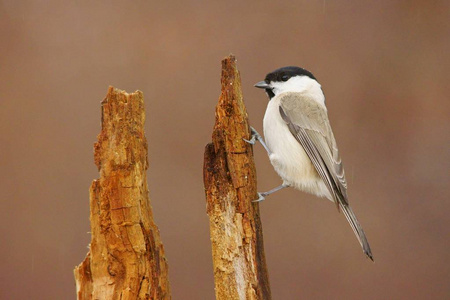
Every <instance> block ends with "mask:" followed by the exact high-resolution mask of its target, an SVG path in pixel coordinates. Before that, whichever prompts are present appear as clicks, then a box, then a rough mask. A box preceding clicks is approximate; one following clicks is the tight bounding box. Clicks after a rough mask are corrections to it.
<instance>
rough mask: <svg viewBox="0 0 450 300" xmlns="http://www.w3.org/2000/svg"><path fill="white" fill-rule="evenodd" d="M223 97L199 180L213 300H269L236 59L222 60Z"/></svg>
mask: <svg viewBox="0 0 450 300" xmlns="http://www.w3.org/2000/svg"><path fill="white" fill-rule="evenodd" d="M221 82H222V92H221V95H220V97H219V102H218V104H217V106H216V122H215V125H214V130H213V134H212V143H210V144H208V145H207V146H206V149H205V156H204V167H203V176H204V184H205V194H206V202H207V213H208V216H209V219H210V235H211V243H212V256H213V266H214V280H215V292H216V299H219V300H220V299H271V295H270V287H269V279H268V273H267V267H266V261H265V255H264V246H263V235H262V226H261V220H260V215H259V206H258V203H253V202H252V200H254V199H256V198H257V192H256V170H255V164H254V161H253V150H252V147H251V145H250V144H248V143H246V142H245V141H244V140H243V138H245V139H249V137H250V127H249V122H248V115H247V111H246V108H245V105H244V102H243V97H242V91H241V79H240V75H239V72H238V70H237V67H236V59H235V57H234V56H232V55H230V56H228V57H226V58H225V59H224V60H222V79H221Z"/></svg>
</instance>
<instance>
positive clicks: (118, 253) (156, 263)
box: [74, 87, 171, 299]
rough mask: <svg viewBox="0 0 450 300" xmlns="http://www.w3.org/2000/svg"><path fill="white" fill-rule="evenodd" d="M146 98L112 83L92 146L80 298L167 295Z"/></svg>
mask: <svg viewBox="0 0 450 300" xmlns="http://www.w3.org/2000/svg"><path fill="white" fill-rule="evenodd" d="M144 122H145V109H144V98H143V94H142V92H140V91H137V92H135V93H131V94H128V93H126V92H125V91H121V90H118V89H115V88H113V87H110V88H109V90H108V94H107V95H106V98H105V99H104V100H103V101H102V130H101V132H100V134H99V135H98V141H97V142H96V143H95V146H94V158H95V164H96V165H97V167H98V169H99V172H100V178H99V179H96V180H94V181H93V182H92V185H91V188H90V222H91V235H92V240H91V244H90V250H89V252H88V254H87V256H86V258H85V260H84V261H83V262H82V263H81V264H80V265H79V266H77V267H76V268H75V270H74V274H75V280H76V286H77V297H78V299H171V296H170V286H169V280H168V265H167V261H166V258H165V256H164V247H163V245H162V242H161V239H160V235H159V230H158V228H157V226H156V225H155V223H154V222H153V215H152V209H151V206H150V199H149V195H148V186H147V176H146V171H147V168H148V160H147V141H146V138H145V134H144Z"/></svg>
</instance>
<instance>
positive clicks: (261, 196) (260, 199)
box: [252, 193, 266, 202]
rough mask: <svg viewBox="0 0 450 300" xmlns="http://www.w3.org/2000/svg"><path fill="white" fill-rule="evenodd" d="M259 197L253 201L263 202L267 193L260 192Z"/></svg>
mask: <svg viewBox="0 0 450 300" xmlns="http://www.w3.org/2000/svg"><path fill="white" fill-rule="evenodd" d="M258 197H259V198H258V199H255V200H253V201H252V202H261V201H263V200H264V199H266V194H265V193H258Z"/></svg>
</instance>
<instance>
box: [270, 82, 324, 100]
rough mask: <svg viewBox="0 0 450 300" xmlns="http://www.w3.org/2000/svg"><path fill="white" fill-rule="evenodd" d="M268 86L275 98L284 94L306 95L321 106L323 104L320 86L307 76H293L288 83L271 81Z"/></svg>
mask: <svg viewBox="0 0 450 300" xmlns="http://www.w3.org/2000/svg"><path fill="white" fill-rule="evenodd" d="M270 85H271V86H272V87H273V90H272V91H273V93H274V94H275V96H277V95H279V94H281V93H285V92H296V93H308V94H309V95H311V96H314V97H315V98H316V100H317V101H318V102H320V103H321V104H325V96H324V95H323V92H322V88H321V85H320V84H319V83H318V82H317V81H316V80H314V79H311V78H309V77H308V76H294V77H291V78H290V79H289V80H288V81H271V82H270Z"/></svg>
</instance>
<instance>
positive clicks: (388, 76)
mask: <svg viewBox="0 0 450 300" xmlns="http://www.w3.org/2000/svg"><path fill="white" fill-rule="evenodd" d="M91 2H92V1H91ZM91 2H88V1H63V2H62V1H12V0H9V1H6V0H4V1H0V36H1V39H0V201H1V202H0V204H1V209H0V268H1V271H0V299H73V298H74V297H75V285H74V279H73V275H72V270H73V268H74V266H75V265H77V264H78V263H80V262H81V261H82V260H83V258H84V256H85V254H86V252H87V245H88V243H89V241H90V236H89V233H88V231H89V221H88V216H89V211H88V188H89V185H90V183H91V181H92V180H93V179H94V178H97V177H98V173H97V170H96V167H95V165H94V163H93V153H92V146H93V142H94V141H95V139H96V135H97V134H98V133H99V131H100V128H99V126H100V101H101V100H102V99H103V97H104V96H105V94H106V91H107V88H108V85H114V86H115V87H118V88H122V89H126V90H127V91H129V92H131V91H134V90H136V89H140V90H142V91H143V92H144V95H145V100H146V108H147V124H146V131H147V137H148V141H149V161H150V170H149V186H150V196H151V199H152V203H153V209H154V214H155V218H156V222H157V224H158V226H159V228H160V231H161V236H162V239H163V242H164V245H165V248H166V252H167V257H168V260H169V267H170V270H169V271H170V280H171V285H172V291H173V298H174V299H213V297H214V284H213V274H212V264H211V254H210V242H209V228H208V218H207V216H206V213H205V199H204V192H203V183H202V162H203V150H204V146H205V144H206V143H207V142H208V141H210V135H211V132H212V126H213V123H214V107H215V104H216V103H217V99H218V96H219V93H220V81H219V80H220V60H221V59H222V58H223V57H224V56H226V55H228V54H229V53H233V54H235V55H236V56H237V59H238V67H239V69H240V71H241V75H242V80H243V82H242V86H243V92H244V97H245V101H246V105H247V109H248V112H249V115H250V121H251V123H252V124H253V125H254V126H255V127H256V128H257V129H259V130H260V131H261V130H262V117H263V114H264V110H265V106H266V104H267V99H266V96H265V94H264V93H263V92H262V91H260V90H257V89H255V88H253V87H252V85H253V84H254V83H255V82H257V81H259V80H262V79H263V78H264V76H265V74H266V73H267V72H269V71H272V70H273V69H275V68H278V67H281V66H285V65H300V66H303V67H305V68H308V69H310V70H311V71H312V72H313V73H314V74H315V75H316V77H317V78H318V79H319V80H320V82H321V84H322V86H323V89H324V91H325V95H326V97H327V105H328V109H329V115H330V119H331V123H332V125H333V128H334V132H335V136H336V139H337V141H338V144H339V147H340V150H341V153H342V157H343V160H344V164H345V167H346V172H347V179H348V181H349V196H350V202H351V204H352V206H353V208H354V210H355V212H356V214H357V215H358V217H359V219H360V221H361V223H362V224H363V226H364V229H365V231H366V233H367V235H368V238H369V241H370V242H371V246H372V249H373V253H374V256H375V264H373V263H371V262H370V261H368V260H367V259H365V257H364V255H363V254H362V252H361V249H360V246H359V245H358V243H357V241H356V238H355V237H354V236H353V233H352V231H351V229H350V227H349V225H348V224H347V223H346V220H345V218H344V216H343V215H342V214H339V213H338V212H337V211H336V207H335V206H334V205H332V204H331V203H330V202H328V201H325V200H322V199H317V198H316V197H313V196H311V195H307V194H304V193H301V192H298V191H294V190H284V191H282V192H280V193H278V194H276V195H274V196H271V197H270V198H268V199H267V201H265V202H263V203H261V211H262V222H263V228H264V241H265V249H266V255H267V263H268V267H269V275H270V281H271V288H272V293H273V298H274V299H301V298H302V299H444V298H448V297H450V285H449V282H450V263H449V261H450V251H449V246H450V218H449V217H448V214H449V211H450V201H449V200H450V199H449V198H450V197H449V196H450V193H449V167H450V163H449V162H450V151H449V150H450V134H449V132H450V126H449V116H450V101H449V95H450V84H449V82H448V81H449V80H448V78H449V74H450V65H449V53H450V22H449V19H450V7H449V2H448V1H325V0H324V1H291V2H288V1H284V2H280V1H210V2H207V1H166V2H163V1H133V3H131V2H127V3H126V2H125V1H104V2H100V1H93V2H92V3H91ZM255 155H256V163H257V170H258V180H259V190H261V191H264V190H267V189H269V188H272V187H274V186H276V185H278V184H279V183H280V180H279V178H278V176H277V175H276V174H275V172H274V171H273V169H272V167H271V166H270V163H269V162H268V159H267V157H266V154H265V152H264V150H263V149H262V148H261V147H260V146H257V148H256V149H255Z"/></svg>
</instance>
